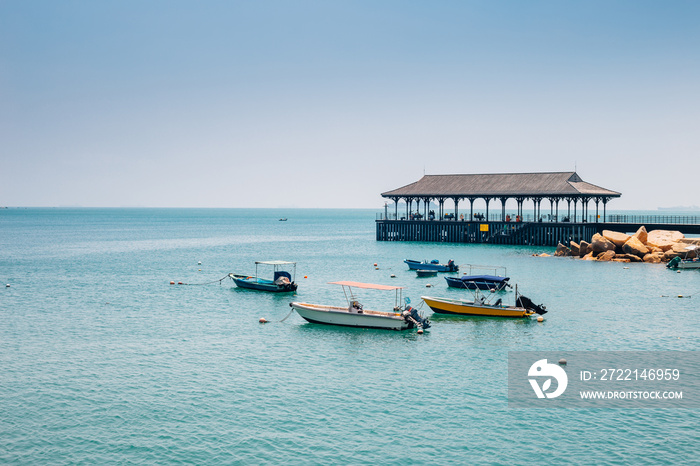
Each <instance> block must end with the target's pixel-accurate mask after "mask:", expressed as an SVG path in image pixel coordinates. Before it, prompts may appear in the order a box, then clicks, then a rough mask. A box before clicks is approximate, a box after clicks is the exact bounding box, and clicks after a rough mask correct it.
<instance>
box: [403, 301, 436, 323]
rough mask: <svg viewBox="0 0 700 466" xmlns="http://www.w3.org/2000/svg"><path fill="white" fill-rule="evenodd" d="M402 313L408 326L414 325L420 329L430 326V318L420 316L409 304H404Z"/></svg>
mask: <svg viewBox="0 0 700 466" xmlns="http://www.w3.org/2000/svg"><path fill="white" fill-rule="evenodd" d="M402 315H403V318H404V320H405V321H406V322H408V323H409V328H413V327H414V326H415V327H418V328H422V329H426V328H430V319H428V318H427V317H422V316H421V315H420V314H418V311H417V310H415V309H414V308H412V307H411V306H406V309H405V310H404V311H403V313H402Z"/></svg>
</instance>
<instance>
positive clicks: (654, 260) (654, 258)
mask: <svg viewBox="0 0 700 466" xmlns="http://www.w3.org/2000/svg"><path fill="white" fill-rule="evenodd" d="M662 258H663V253H662V254H655V253H651V254H647V255H646V256H644V262H648V263H650V264H658V263H659V262H661V260H662Z"/></svg>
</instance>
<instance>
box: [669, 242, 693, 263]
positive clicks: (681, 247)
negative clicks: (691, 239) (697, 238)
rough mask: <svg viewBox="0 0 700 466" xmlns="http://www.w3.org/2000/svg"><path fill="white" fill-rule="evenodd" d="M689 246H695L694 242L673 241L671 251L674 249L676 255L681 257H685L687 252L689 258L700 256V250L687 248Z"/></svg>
mask: <svg viewBox="0 0 700 466" xmlns="http://www.w3.org/2000/svg"><path fill="white" fill-rule="evenodd" d="M689 246H691V247H692V246H693V245H692V244H687V243H681V242H678V243H673V246H672V247H671V249H670V250H669V251H673V252H674V253H675V254H676V255H678V256H680V257H681V258H685V257H686V254H687V257H688V258H689V259H692V258H695V257H698V250H697V249H695V250H693V249H686V248H687V247H689Z"/></svg>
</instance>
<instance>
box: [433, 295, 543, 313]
mask: <svg viewBox="0 0 700 466" xmlns="http://www.w3.org/2000/svg"><path fill="white" fill-rule="evenodd" d="M421 298H422V299H423V301H425V304H427V305H428V307H430V309H432V310H433V312H435V313H437V314H452V315H465V316H488V317H512V318H522V317H530V316H531V315H532V314H534V312H532V311H529V310H527V309H525V308H522V307H514V306H503V305H493V304H477V303H475V302H473V301H462V300H459V299H446V298H431V297H429V296H421Z"/></svg>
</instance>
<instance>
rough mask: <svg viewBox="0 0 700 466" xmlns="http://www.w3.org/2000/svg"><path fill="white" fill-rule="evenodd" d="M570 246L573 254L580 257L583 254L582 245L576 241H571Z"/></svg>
mask: <svg viewBox="0 0 700 466" xmlns="http://www.w3.org/2000/svg"><path fill="white" fill-rule="evenodd" d="M569 248H570V249H571V255H572V256H576V257H579V256H580V255H581V247H580V246H579V245H578V243H576V242H575V241H569Z"/></svg>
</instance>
